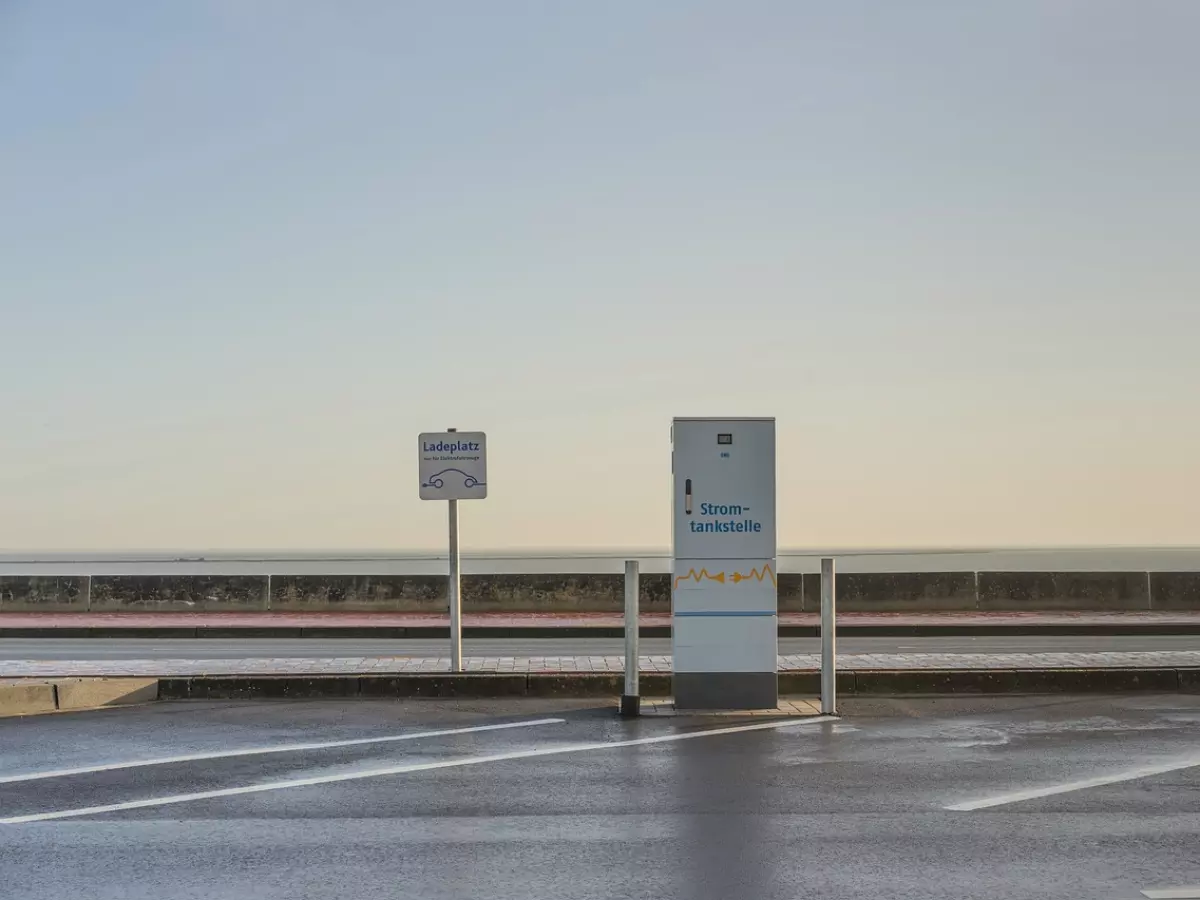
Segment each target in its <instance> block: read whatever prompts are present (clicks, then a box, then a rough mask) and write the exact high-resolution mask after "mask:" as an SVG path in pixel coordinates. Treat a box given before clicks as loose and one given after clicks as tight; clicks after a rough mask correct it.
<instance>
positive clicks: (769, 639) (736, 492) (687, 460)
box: [671, 418, 779, 709]
mask: <svg viewBox="0 0 1200 900" xmlns="http://www.w3.org/2000/svg"><path fill="white" fill-rule="evenodd" d="M671 469H672V474H673V482H674V492H673V497H672V518H673V523H674V551H673V556H674V564H673V571H672V591H671V644H672V653H673V654H674V656H673V659H674V675H673V680H674V693H675V706H676V708H677V709H768V708H774V707H775V706H777V705H778V703H779V678H778V675H777V655H778V642H779V623H778V611H779V603H778V590H777V582H776V569H775V565H776V562H775V552H776V536H775V420H774V419H773V418H771V419H690V418H681V419H675V420H674V422H673V424H672V428H671Z"/></svg>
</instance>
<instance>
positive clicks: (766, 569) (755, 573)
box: [729, 563, 779, 587]
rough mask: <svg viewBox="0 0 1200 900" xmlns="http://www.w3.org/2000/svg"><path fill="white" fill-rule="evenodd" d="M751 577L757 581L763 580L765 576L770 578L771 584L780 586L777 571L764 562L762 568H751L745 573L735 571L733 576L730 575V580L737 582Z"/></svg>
mask: <svg viewBox="0 0 1200 900" xmlns="http://www.w3.org/2000/svg"><path fill="white" fill-rule="evenodd" d="M751 578H753V579H754V580H755V581H762V580H763V579H764V578H770V579H771V584H773V585H775V586H776V587H779V584H778V582H776V581H775V573H774V572H772V571H771V567H770V566H769V565H768V564H767V563H763V564H762V568H761V569H751V570H750V571H749V572H747V573H746V574H745V575H743V574H742V573H741V572H734V573H733V574H732V575H731V576H729V580H730V581H732V582H733V583H734V584H737V583H738V582H740V581H749V580H750V579H751Z"/></svg>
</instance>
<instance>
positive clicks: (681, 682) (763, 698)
mask: <svg viewBox="0 0 1200 900" xmlns="http://www.w3.org/2000/svg"><path fill="white" fill-rule="evenodd" d="M674 691H675V706H676V707H677V708H679V709H774V708H775V707H776V706H777V705H778V703H779V673H777V672H676V673H675V680H674Z"/></svg>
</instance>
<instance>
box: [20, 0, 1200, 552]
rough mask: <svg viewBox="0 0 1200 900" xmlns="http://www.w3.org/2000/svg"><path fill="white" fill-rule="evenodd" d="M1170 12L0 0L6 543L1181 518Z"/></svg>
mask: <svg viewBox="0 0 1200 900" xmlns="http://www.w3.org/2000/svg"><path fill="white" fill-rule="evenodd" d="M1197 33H1200V4H1196V3H1192V2H1190V0H1174V2H1166V0H1139V2H1137V3H1132V2H1125V0H1120V2H1117V0H1009V2H1005V3H961V2H957V0H938V2H932V0H910V2H906V3H895V2H892V0H873V2H868V0H861V2H858V0H855V2H848V3H836V4H831V3H825V2H815V0H814V2H809V0H778V2H774V0H740V2H736V3H735V2H730V0H722V2H710V0H656V2H654V3H646V2H644V0H609V2H605V3H558V2H551V0H541V2H530V0H506V2H504V3H495V2H492V0H463V2H456V3H417V2H399V0H351V2H333V0H308V2H291V0H286V2H285V0H196V2H192V3H155V2H151V0H137V2H134V0H107V2H105V3H45V2H33V0H0V210H2V211H3V215H0V423H3V426H4V427H2V428H0V550H23V549H44V550H68V549H81V550H82V549H97V550H105V549H167V548H171V549H174V548H209V549H218V548H226V549H239V548H258V549H262V548H275V549H292V550H302V549H318V548H320V549H325V548H394V549H398V550H419V549H426V548H436V547H439V546H442V545H443V544H444V541H445V529H446V525H445V519H446V510H445V507H444V504H442V503H436V502H422V501H420V500H419V499H418V497H417V490H418V479H417V461H416V456H417V435H418V433H419V432H422V431H438V430H442V429H444V428H447V427H457V428H459V429H462V430H482V431H485V432H487V434H488V442H489V471H488V480H489V497H488V499H487V500H483V501H478V502H473V503H470V504H463V510H462V513H461V519H462V534H463V546H464V549H466V550H472V549H480V548H487V549H512V550H521V549H525V548H597V549H600V548H605V547H668V546H669V544H670V475H669V460H670V441H669V427H670V421H671V418H672V417H673V416H698V415H699V416H708V415H711V416H760V415H768V416H775V417H777V420H778V464H777V472H778V479H779V529H780V531H779V543H780V545H781V546H783V547H800V548H802V547H830V546H840V547H848V546H854V547H906V548H907V547H920V546H1043V545H1047V546H1065V545H1092V544H1185V545H1186V544H1193V545H1195V544H1200V514H1198V513H1197V510H1200V415H1198V414H1197V409H1198V408H1200V344H1198V343H1197V340H1198V338H1197V336H1198V335H1200V300H1198V298H1200V257H1198V256H1197V254H1196V247H1197V245H1198V240H1197V239H1198V237H1200V168H1198V167H1197V164H1196V160H1197V159H1200V93H1198V92H1197V90H1196V86H1197V84H1200V54H1197V53H1196V52H1195V47H1196V35H1197Z"/></svg>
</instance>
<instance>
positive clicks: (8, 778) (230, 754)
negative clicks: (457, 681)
mask: <svg viewBox="0 0 1200 900" xmlns="http://www.w3.org/2000/svg"><path fill="white" fill-rule="evenodd" d="M565 721H566V719H531V720H529V721H526V722H502V723H500V724H499V725H472V726H470V727H468V728H446V729H442V730H440V731H415V732H413V733H412V734H393V735H388V736H386V737H374V738H355V739H353V740H348V741H321V742H320V743H313V744H282V745H280V746H278V747H252V748H249V749H246V750H222V751H217V752H212V753H189V754H187V755H186V756H164V757H161V758H159V759H140V760H130V761H129V762H118V763H104V764H102V765H98V766H81V767H79V768H77V769H52V770H50V771H47V772H27V773H25V774H22V775H0V784H13V783H14V782H18V781H40V780H42V779H44V778H67V777H70V776H72V775H90V774H92V773H94V772H113V771H116V770H117V769H140V768H142V767H143V766H169V765H172V764H173V763H189V762H200V761H203V760H206V759H233V758H236V757H239V756H262V755H264V754H267V753H296V752H299V751H304V750H330V749H333V748H335V747H363V746H366V745H368V744H392V743H395V742H397V741H415V740H417V738H430V737H445V736H447V735H452V734H470V733H471V732H475V731H501V730H503V729H506V728H529V727H531V726H533V725H561V724H562V723H563V722H565Z"/></svg>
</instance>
